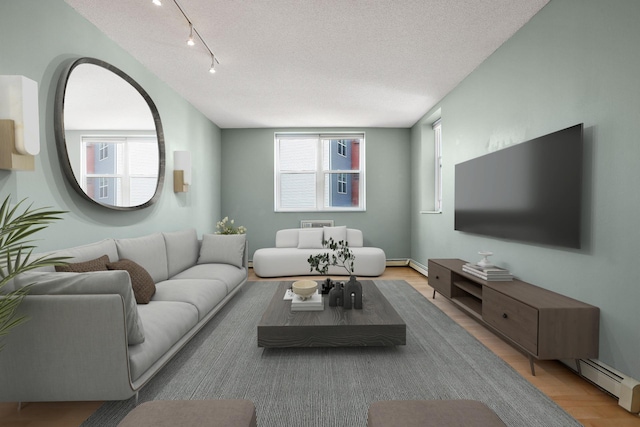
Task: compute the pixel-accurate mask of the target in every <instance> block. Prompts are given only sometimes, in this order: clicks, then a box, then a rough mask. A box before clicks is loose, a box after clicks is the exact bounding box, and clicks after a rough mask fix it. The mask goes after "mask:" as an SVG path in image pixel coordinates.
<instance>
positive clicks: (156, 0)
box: [151, 0, 220, 74]
mask: <svg viewBox="0 0 640 427" xmlns="http://www.w3.org/2000/svg"><path fill="white" fill-rule="evenodd" d="M151 1H152V3H153V4H155V5H156V6H162V0H151ZM173 3H174V4H175V5H176V7H177V8H178V10H179V11H180V13H182V16H184V19H185V20H186V21H187V23H188V24H189V38H188V39H187V45H189V46H194V45H195V44H196V41H195V38H194V34H195V35H196V36H198V39H200V41H201V42H202V44H203V45H204V47H205V49H207V51H208V52H209V55H210V56H211V67H210V68H209V72H210V73H211V74H213V73H215V72H216V69H215V68H216V64H220V61H218V58H216V56H215V55H214V54H213V51H212V50H211V48H210V47H209V45H208V44H207V42H206V41H204V39H203V38H202V36H201V35H200V33H199V32H198V29H197V28H196V27H195V26H194V25H193V23H192V22H191V19H189V17H188V16H187V14H186V12H185V11H184V9H183V8H182V6H180V3H178V0H173Z"/></svg>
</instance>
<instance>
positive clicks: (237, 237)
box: [198, 234, 247, 268]
mask: <svg viewBox="0 0 640 427" xmlns="http://www.w3.org/2000/svg"><path fill="white" fill-rule="evenodd" d="M246 240H247V237H246V235H244V234H205V235H204V236H202V246H201V247H200V256H199V257H198V264H208V263H223V264H231V265H235V266H236V267H238V268H242V260H243V258H244V247H245V244H246Z"/></svg>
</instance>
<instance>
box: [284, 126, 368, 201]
mask: <svg viewBox="0 0 640 427" xmlns="http://www.w3.org/2000/svg"><path fill="white" fill-rule="evenodd" d="M274 151H275V168H274V169H275V179H274V185H275V191H274V193H275V210H276V212H315V211H362V210H365V201H364V194H365V192H364V188H365V180H364V134H276V135H275V150H274Z"/></svg>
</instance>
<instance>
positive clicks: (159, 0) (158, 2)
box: [151, 0, 162, 6]
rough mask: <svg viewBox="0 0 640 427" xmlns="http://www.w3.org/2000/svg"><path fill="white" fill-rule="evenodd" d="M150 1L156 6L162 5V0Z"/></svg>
mask: <svg viewBox="0 0 640 427" xmlns="http://www.w3.org/2000/svg"><path fill="white" fill-rule="evenodd" d="M151 3H153V4H155V5H156V6H162V0H153V1H152V2H151Z"/></svg>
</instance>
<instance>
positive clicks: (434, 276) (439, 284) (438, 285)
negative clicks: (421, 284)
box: [429, 261, 452, 298]
mask: <svg viewBox="0 0 640 427" xmlns="http://www.w3.org/2000/svg"><path fill="white" fill-rule="evenodd" d="M451 275H452V273H451V270H449V269H448V268H445V267H442V266H441V265H439V264H436V263H435V262H433V261H429V286H431V287H432V288H433V289H435V290H436V291H438V292H439V293H441V294H442V295H444V296H445V297H447V298H451V282H452V280H451Z"/></svg>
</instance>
